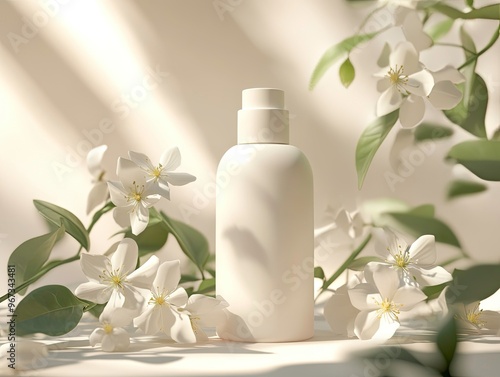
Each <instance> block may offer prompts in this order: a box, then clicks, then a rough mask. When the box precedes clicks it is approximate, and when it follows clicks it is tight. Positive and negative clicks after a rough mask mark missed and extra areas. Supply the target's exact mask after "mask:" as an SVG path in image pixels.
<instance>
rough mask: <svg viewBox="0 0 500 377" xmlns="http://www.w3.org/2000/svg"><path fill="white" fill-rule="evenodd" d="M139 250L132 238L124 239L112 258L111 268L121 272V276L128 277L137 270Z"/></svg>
mask: <svg viewBox="0 0 500 377" xmlns="http://www.w3.org/2000/svg"><path fill="white" fill-rule="evenodd" d="M138 256H139V248H138V246H137V243H136V242H135V241H134V240H133V239H132V238H124V239H123V240H121V241H120V244H119V245H118V247H117V248H116V251H115V252H114V253H113V255H112V256H111V267H112V269H113V270H119V271H120V273H121V274H124V275H128V274H129V273H130V272H131V271H134V270H135V266H136V265H137V258H138Z"/></svg>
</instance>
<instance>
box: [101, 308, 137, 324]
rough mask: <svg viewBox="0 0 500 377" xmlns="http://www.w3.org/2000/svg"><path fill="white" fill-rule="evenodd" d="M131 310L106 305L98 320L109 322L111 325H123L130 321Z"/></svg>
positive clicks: (131, 317) (131, 316)
mask: <svg viewBox="0 0 500 377" xmlns="http://www.w3.org/2000/svg"><path fill="white" fill-rule="evenodd" d="M132 319H133V312H132V311H131V310H128V309H125V308H121V307H118V308H110V307H108V305H106V307H105V308H104V310H103V311H102V313H101V315H100V316H99V322H101V323H109V324H111V325H112V326H113V327H125V326H127V325H129V324H130V323H131V322H132Z"/></svg>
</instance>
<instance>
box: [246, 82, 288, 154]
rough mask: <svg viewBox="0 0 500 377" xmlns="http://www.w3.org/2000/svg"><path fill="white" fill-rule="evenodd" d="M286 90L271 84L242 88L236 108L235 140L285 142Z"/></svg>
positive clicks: (286, 124)
mask: <svg viewBox="0 0 500 377" xmlns="http://www.w3.org/2000/svg"><path fill="white" fill-rule="evenodd" d="M288 142H289V132H288V110H285V92H283V90H281V89H273V88H252V89H245V90H243V93H242V108H241V110H240V111H238V144H255V143H265V144H268V143H271V144H288Z"/></svg>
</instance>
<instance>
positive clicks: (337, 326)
mask: <svg viewBox="0 0 500 377" xmlns="http://www.w3.org/2000/svg"><path fill="white" fill-rule="evenodd" d="M358 313H359V310H357V309H356V308H355V307H354V306H353V305H352V304H351V300H350V299H349V295H348V294H346V293H344V294H339V293H335V294H334V295H333V296H332V297H331V298H330V299H329V300H328V301H327V302H326V304H325V308H324V311H323V314H324V316H325V319H326V321H327V322H328V324H329V325H330V328H331V329H332V331H333V333H334V334H338V335H344V336H347V335H348V331H347V327H348V325H349V322H350V321H351V320H352V319H353V318H355V317H356V315H357V314H358Z"/></svg>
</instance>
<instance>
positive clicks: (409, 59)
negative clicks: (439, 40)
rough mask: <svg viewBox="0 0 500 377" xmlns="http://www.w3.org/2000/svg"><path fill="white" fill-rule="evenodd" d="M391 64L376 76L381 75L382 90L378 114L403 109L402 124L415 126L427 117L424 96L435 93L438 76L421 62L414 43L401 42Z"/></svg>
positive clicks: (401, 112) (391, 54) (394, 52)
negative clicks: (434, 87)
mask: <svg viewBox="0 0 500 377" xmlns="http://www.w3.org/2000/svg"><path fill="white" fill-rule="evenodd" d="M385 60H386V59H383V58H381V59H379V61H385ZM388 63H389V65H388V66H387V67H384V68H383V69H382V71H380V72H379V73H377V74H376V75H375V76H376V77H379V81H378V83H377V88H378V90H379V91H381V92H382V95H381V96H380V98H379V100H378V102H377V115H378V116H382V115H386V114H389V113H391V112H393V111H395V110H397V109H399V120H400V122H401V125H402V126H403V127H404V128H412V127H415V126H416V125H417V124H418V123H419V122H420V121H421V120H422V118H423V116H424V113H425V103H424V100H423V97H427V96H428V95H429V94H430V93H431V91H432V88H433V85H434V78H433V76H432V74H431V73H430V72H429V71H427V70H426V69H425V68H424V66H423V65H422V64H421V63H420V61H419V56H418V52H417V50H416V49H415V47H414V46H413V45H412V44H411V43H410V42H402V43H399V44H398V45H397V46H396V48H395V49H394V51H392V52H391V53H390V55H389V57H388Z"/></svg>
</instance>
